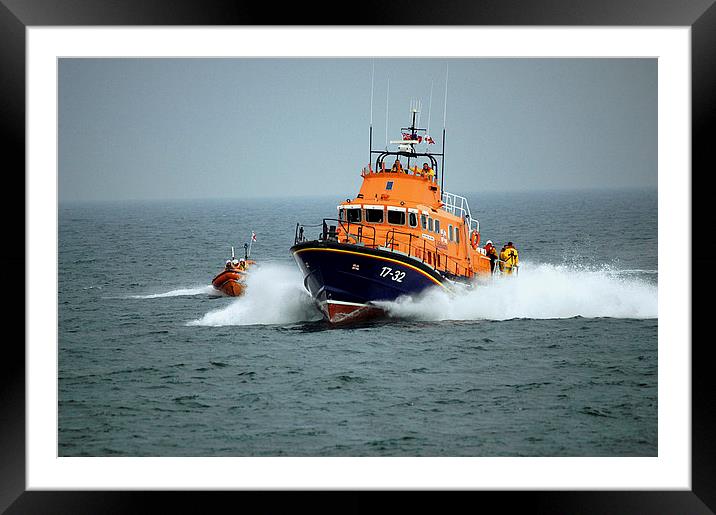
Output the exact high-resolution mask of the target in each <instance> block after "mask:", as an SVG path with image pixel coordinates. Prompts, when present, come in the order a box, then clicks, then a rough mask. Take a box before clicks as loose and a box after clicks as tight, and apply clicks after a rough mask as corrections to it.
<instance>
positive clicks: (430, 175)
mask: <svg viewBox="0 0 716 515" xmlns="http://www.w3.org/2000/svg"><path fill="white" fill-rule="evenodd" d="M423 175H425V176H426V177H427V178H428V179H430V182H435V170H433V169H432V168H431V167H430V165H428V163H423Z"/></svg>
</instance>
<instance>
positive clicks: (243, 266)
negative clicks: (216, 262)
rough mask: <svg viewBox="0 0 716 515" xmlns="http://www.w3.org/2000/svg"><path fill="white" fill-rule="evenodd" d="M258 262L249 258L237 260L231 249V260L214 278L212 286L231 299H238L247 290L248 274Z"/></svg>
mask: <svg viewBox="0 0 716 515" xmlns="http://www.w3.org/2000/svg"><path fill="white" fill-rule="evenodd" d="M254 264H256V261H253V260H251V259H247V258H241V259H236V258H235V257H234V248H233V247H232V248H231V259H228V260H227V261H226V266H225V267H224V269H223V270H222V271H221V272H219V274H218V275H217V276H216V277H214V279H213V280H212V281H211V285H212V286H213V287H214V288H215V289H217V290H219V291H220V292H222V293H223V294H224V295H228V296H230V297H238V296H239V295H241V294H243V293H244V290H245V289H246V273H247V272H248V269H249V267H250V266H251V265H254Z"/></svg>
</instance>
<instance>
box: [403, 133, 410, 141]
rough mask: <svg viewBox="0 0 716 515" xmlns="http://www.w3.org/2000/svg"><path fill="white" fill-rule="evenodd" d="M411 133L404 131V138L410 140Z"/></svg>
mask: <svg viewBox="0 0 716 515" xmlns="http://www.w3.org/2000/svg"><path fill="white" fill-rule="evenodd" d="M410 137H411V136H410V134H405V133H403V140H410Z"/></svg>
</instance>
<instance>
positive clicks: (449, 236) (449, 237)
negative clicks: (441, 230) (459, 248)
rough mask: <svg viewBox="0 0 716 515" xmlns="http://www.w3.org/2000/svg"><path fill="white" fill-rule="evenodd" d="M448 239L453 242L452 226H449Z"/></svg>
mask: <svg viewBox="0 0 716 515" xmlns="http://www.w3.org/2000/svg"><path fill="white" fill-rule="evenodd" d="M448 239H449V240H450V241H452V225H448Z"/></svg>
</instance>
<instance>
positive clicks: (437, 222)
mask: <svg viewBox="0 0 716 515" xmlns="http://www.w3.org/2000/svg"><path fill="white" fill-rule="evenodd" d="M435 232H436V233H438V234H440V220H435Z"/></svg>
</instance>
